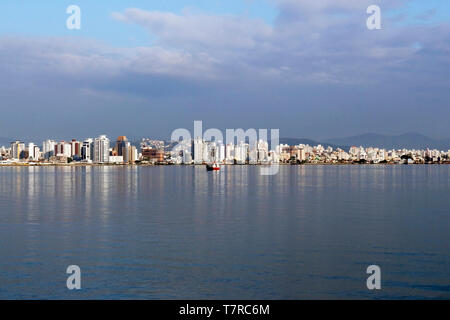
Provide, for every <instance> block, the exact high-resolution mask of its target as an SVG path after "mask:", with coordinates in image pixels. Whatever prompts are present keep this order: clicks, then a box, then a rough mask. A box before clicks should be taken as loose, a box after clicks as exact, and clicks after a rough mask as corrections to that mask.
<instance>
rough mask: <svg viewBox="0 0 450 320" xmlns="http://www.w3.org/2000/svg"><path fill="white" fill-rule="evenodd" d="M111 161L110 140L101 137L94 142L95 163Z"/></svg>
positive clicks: (103, 136) (104, 136)
mask: <svg viewBox="0 0 450 320" xmlns="http://www.w3.org/2000/svg"><path fill="white" fill-rule="evenodd" d="M108 160H109V139H108V138H107V137H106V135H101V136H99V137H98V138H95V140H94V162H97V163H106V162H108Z"/></svg>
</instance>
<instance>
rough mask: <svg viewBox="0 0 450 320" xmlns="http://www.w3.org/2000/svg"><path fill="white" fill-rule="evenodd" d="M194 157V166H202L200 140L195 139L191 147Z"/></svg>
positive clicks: (202, 147) (202, 150)
mask: <svg viewBox="0 0 450 320" xmlns="http://www.w3.org/2000/svg"><path fill="white" fill-rule="evenodd" d="M192 148H193V151H192V154H193V155H194V159H193V160H194V164H202V163H203V153H204V143H203V139H202V138H195V139H194V143H193V145H192Z"/></svg>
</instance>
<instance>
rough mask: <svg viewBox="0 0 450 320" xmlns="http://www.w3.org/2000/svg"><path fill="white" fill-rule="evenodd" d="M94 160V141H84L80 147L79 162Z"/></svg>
mask: <svg viewBox="0 0 450 320" xmlns="http://www.w3.org/2000/svg"><path fill="white" fill-rule="evenodd" d="M93 159H94V140H92V139H86V140H84V141H83V146H82V147H81V160H83V161H86V162H92V161H93Z"/></svg>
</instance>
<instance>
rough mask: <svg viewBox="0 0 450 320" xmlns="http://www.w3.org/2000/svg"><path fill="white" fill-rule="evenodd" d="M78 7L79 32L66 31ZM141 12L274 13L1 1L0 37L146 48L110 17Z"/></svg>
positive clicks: (195, 5)
mask: <svg viewBox="0 0 450 320" xmlns="http://www.w3.org/2000/svg"><path fill="white" fill-rule="evenodd" d="M72 4H75V5H78V6H79V7H80V8H81V11H82V23H83V25H82V28H81V30H80V31H76V32H74V31H71V30H67V28H66V27H65V21H66V19H67V17H68V15H67V14H66V8H67V7H68V6H69V5H72ZM131 7H135V8H141V9H145V10H158V11H167V12H174V13H177V14H180V13H182V12H183V11H185V10H189V11H192V12H204V13H210V14H229V15H246V16H249V17H253V18H260V19H264V20H265V21H266V22H267V23H273V20H274V19H275V17H276V15H277V10H276V8H275V7H274V6H273V3H271V2H270V0H257V1H253V0H244V1H242V0H229V1H218V0H186V1H181V0H164V1H145V0H134V1H130V0H108V1H100V0H98V1H93V0H78V1H73V0H70V1H45V0H44V1H30V0H27V1H24V0H18V1H17V0H16V1H15V0H3V1H2V3H1V4H0V8H1V11H0V32H1V33H3V34H5V33H6V34H28V35H38V36H67V35H70V36H72V35H74V34H76V35H79V36H84V37H90V38H95V39H99V40H102V41H105V42H107V43H109V44H111V45H115V46H137V45H145V44H148V43H149V42H150V41H151V40H152V38H151V37H150V35H149V34H148V33H147V32H145V30H143V29H142V28H140V27H138V26H135V25H124V24H123V23H121V22H119V21H117V20H114V19H113V18H112V17H111V14H112V13H113V12H122V11H124V10H125V9H126V8H131Z"/></svg>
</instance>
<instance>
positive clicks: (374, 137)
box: [325, 132, 450, 150]
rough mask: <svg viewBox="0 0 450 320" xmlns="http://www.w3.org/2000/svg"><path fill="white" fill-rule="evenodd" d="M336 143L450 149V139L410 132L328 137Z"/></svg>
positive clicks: (393, 147)
mask: <svg viewBox="0 0 450 320" xmlns="http://www.w3.org/2000/svg"><path fill="white" fill-rule="evenodd" d="M325 142H327V143H332V144H336V145H346V146H357V147H359V146H363V147H380V148H385V149H398V148H406V149H426V148H430V149H439V150H450V139H433V138H430V137H427V136H424V135H422V134H420V133H416V132H410V133H405V134H401V135H397V136H390V135H381V134H376V133H366V134H362V135H357V136H351V137H345V138H332V139H326V140H325Z"/></svg>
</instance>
